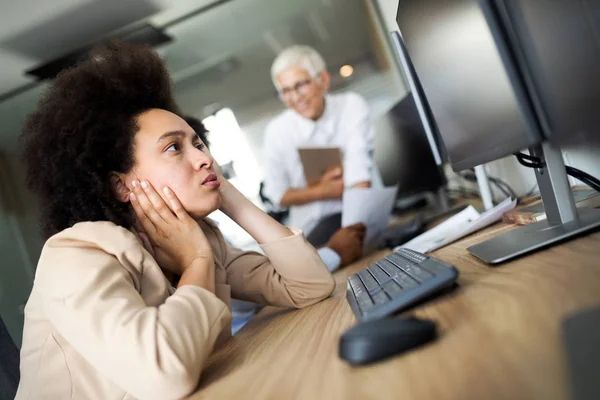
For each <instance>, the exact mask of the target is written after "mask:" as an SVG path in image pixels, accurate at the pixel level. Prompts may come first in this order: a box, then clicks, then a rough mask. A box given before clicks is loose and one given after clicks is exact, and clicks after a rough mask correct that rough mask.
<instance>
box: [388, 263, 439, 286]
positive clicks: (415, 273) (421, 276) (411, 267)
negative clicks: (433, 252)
mask: <svg viewBox="0 0 600 400" xmlns="http://www.w3.org/2000/svg"><path fill="white" fill-rule="evenodd" d="M394 264H396V263H395V262H394ZM396 266H397V267H398V268H400V269H402V270H403V271H404V272H406V273H407V274H409V275H410V276H411V277H412V278H415V279H416V280H417V281H419V282H425V281H426V280H427V279H430V278H432V277H433V275H432V274H431V273H430V272H429V271H427V270H424V269H423V268H421V267H419V266H417V265H415V264H414V263H411V262H407V261H404V262H402V263H397V264H396Z"/></svg>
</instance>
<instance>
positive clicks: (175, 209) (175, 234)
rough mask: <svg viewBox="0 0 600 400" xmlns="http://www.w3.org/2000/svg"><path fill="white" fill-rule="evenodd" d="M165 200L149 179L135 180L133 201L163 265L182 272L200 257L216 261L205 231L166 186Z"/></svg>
mask: <svg viewBox="0 0 600 400" xmlns="http://www.w3.org/2000/svg"><path fill="white" fill-rule="evenodd" d="M164 193H165V197H166V199H167V201H168V203H167V202H165V201H164V200H163V199H162V197H161V196H160V195H159V194H158V193H157V192H156V191H155V190H154V188H153V187H152V185H151V184H150V183H149V182H146V181H142V184H141V185H140V184H139V182H137V181H134V182H133V193H132V195H131V196H130V199H131V204H132V206H133V209H134V211H135V213H136V215H137V218H138V221H139V222H140V224H141V226H142V228H143V230H144V233H145V234H146V235H147V237H148V238H149V240H150V243H151V244H152V247H153V249H154V255H155V258H156V261H157V262H158V263H159V264H160V266H161V267H162V268H164V269H166V270H169V271H171V272H173V273H175V274H178V275H182V274H183V272H185V270H186V269H187V268H188V267H190V266H191V265H192V264H194V262H195V261H196V260H198V259H205V260H207V261H208V263H209V264H213V263H214V260H213V252H212V247H211V246H210V243H209V242H208V240H207V238H206V236H205V235H204V232H202V229H201V228H200V226H199V225H198V223H197V222H196V221H194V219H193V218H192V217H191V216H190V215H189V214H188V213H187V211H185V209H184V208H183V206H182V205H181V203H180V202H179V200H178V199H177V197H176V195H175V193H173V191H172V190H170V189H168V188H165V189H164Z"/></svg>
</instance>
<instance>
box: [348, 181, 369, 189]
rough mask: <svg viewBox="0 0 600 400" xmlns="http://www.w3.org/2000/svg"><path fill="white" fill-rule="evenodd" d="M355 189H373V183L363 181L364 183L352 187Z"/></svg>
mask: <svg viewBox="0 0 600 400" xmlns="http://www.w3.org/2000/svg"><path fill="white" fill-rule="evenodd" d="M352 187H353V188H362V189H368V188H370V187H371V181H363V182H357V183H355V184H354V185H352Z"/></svg>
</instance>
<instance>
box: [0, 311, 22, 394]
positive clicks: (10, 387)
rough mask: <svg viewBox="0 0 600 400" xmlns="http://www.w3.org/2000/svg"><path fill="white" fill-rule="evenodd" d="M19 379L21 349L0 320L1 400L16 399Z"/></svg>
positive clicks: (0, 319)
mask: <svg viewBox="0 0 600 400" xmlns="http://www.w3.org/2000/svg"><path fill="white" fill-rule="evenodd" d="M19 379H20V374H19V349H18V348H17V346H16V345H15V343H14V342H13V340H12V338H11V337H10V334H9V333H8V330H7V329H6V326H5V325H4V322H3V321H2V318H0V399H14V398H15V396H16V394H17V387H18V386H19Z"/></svg>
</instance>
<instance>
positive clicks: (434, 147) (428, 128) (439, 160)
mask: <svg viewBox="0 0 600 400" xmlns="http://www.w3.org/2000/svg"><path fill="white" fill-rule="evenodd" d="M391 39H392V44H393V46H394V49H395V50H396V55H397V56H398V61H400V64H401V65H402V68H403V75H404V78H405V79H406V82H408V86H409V88H410V92H411V98H412V101H413V102H414V104H415V107H416V108H417V112H418V116H419V118H420V123H421V125H422V126H423V131H424V133H425V136H426V137H427V142H429V148H430V150H431V154H432V155H433V158H434V160H435V163H436V164H437V165H439V166H442V165H443V164H444V163H445V162H446V161H447V159H448V153H447V151H446V148H445V147H444V142H443V141H442V140H441V138H440V133H439V130H438V127H437V124H436V122H435V118H434V117H433V113H432V112H431V107H430V106H429V102H428V101H427V97H426V96H425V94H424V93H423V86H422V85H421V81H420V79H419V76H418V74H417V71H415V67H414V65H413V63H412V60H411V59H410V55H409V54H408V52H407V51H406V46H405V45H404V42H403V41H402V37H401V36H400V33H399V32H392V33H391ZM417 124H418V123H417Z"/></svg>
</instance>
